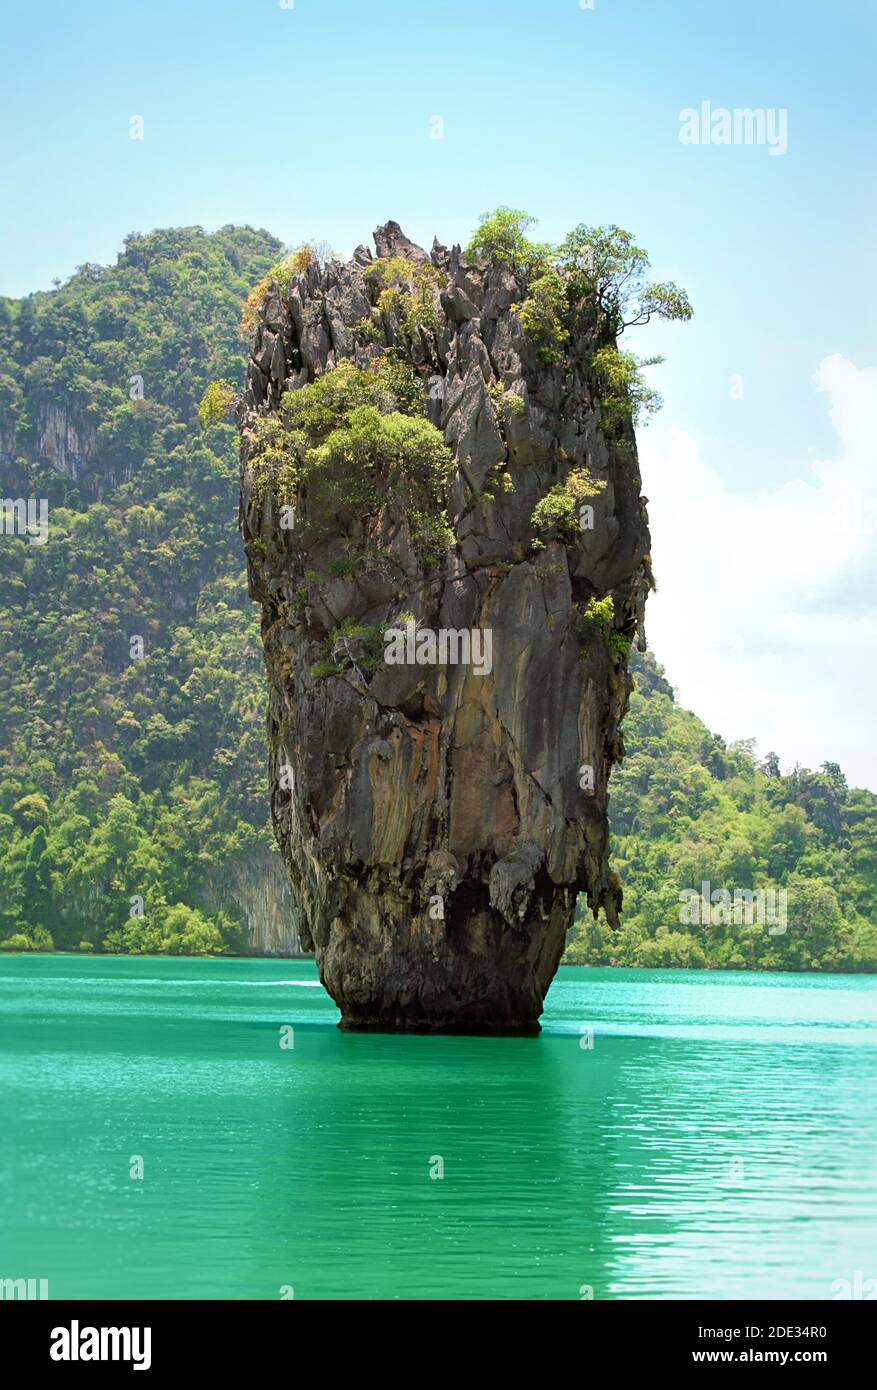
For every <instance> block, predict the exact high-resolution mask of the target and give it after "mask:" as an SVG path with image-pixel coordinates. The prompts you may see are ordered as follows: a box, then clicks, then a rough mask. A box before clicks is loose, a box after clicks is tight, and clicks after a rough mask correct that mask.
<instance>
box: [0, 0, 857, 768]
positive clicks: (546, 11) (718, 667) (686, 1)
mask: <svg viewBox="0 0 877 1390" xmlns="http://www.w3.org/2000/svg"><path fill="white" fill-rule="evenodd" d="M4 30H5V37H6V40H7V42H6V55H7V56H6V63H5V65H4V67H5V71H4V84H3V90H2V92H0V106H2V122H0V132H2V154H3V165H4V169H5V175H6V177H5V182H6V187H7V192H8V193H11V197H10V199H9V205H8V206H9V209H11V215H10V212H9V211H7V216H6V218H4V221H3V226H2V229H0V241H2V246H3V255H2V258H0V266H2V276H0V292H2V293H5V294H22V293H27V292H29V291H30V290H33V289H38V288H48V287H49V286H50V284H51V280H52V278H53V277H54V276H59V277H61V278H64V277H66V276H67V275H68V274H69V273H70V272H71V271H72V270H73V268H74V267H75V266H76V265H77V264H79V263H81V262H83V261H86V260H88V261H111V260H113V259H114V257H115V255H116V253H117V251H118V250H119V249H120V246H121V242H122V238H123V237H124V236H125V234H126V233H128V232H130V231H134V230H136V231H147V230H149V229H151V228H153V227H156V226H168V225H177V224H181V223H198V224H200V225H202V226H204V227H206V228H207V229H213V228H215V227H218V226H221V225H222V224H224V223H228V222H235V223H243V222H248V223H251V224H252V225H255V226H262V227H265V228H267V229H268V230H270V231H271V232H273V233H274V234H275V235H277V236H279V237H280V238H282V239H283V240H285V241H287V242H288V243H290V244H296V243H297V242H299V241H301V240H303V239H304V238H307V237H317V238H320V239H325V240H327V241H329V242H330V243H331V244H332V245H333V246H336V247H337V248H339V249H341V250H345V251H349V250H351V249H352V248H353V247H354V246H355V245H356V244H357V242H360V241H367V240H368V238H369V236H370V233H371V231H372V229H373V228H374V226H375V225H376V224H377V223H378V222H380V221H385V220H386V219H387V218H389V217H394V218H396V219H397V220H398V221H400V222H401V223H402V225H403V227H404V228H405V230H406V231H407V232H408V234H409V235H410V236H412V237H413V238H414V239H415V240H418V241H421V242H424V243H426V244H427V245H428V244H429V243H430V241H431V239H432V236H433V234H434V233H435V234H437V235H438V236H439V238H440V239H441V240H442V241H445V242H448V243H450V242H451V241H453V240H465V239H466V238H467V236H468V234H469V232H470V230H471V228H472V226H473V225H474V223H475V222H476V220H477V218H478V216H479V214H480V213H482V212H483V211H485V210H486V209H488V208H491V207H493V206H495V205H497V204H498V203H509V204H512V205H514V206H520V207H523V208H526V209H527V210H528V211H530V212H531V213H533V215H535V216H538V217H539V219H540V224H539V228H538V232H539V234H540V235H541V236H542V237H544V238H545V239H559V238H560V237H562V236H563V234H564V233H565V232H566V231H567V230H568V229H569V228H570V227H572V226H574V225H575V224H577V223H578V222H582V221H584V222H589V223H605V222H617V223H619V224H620V225H622V226H625V227H628V228H629V229H630V230H632V231H633V232H635V233H636V235H637V237H638V239H639V240H640V242H641V243H642V244H644V245H645V246H646V247H647V248H648V249H649V251H650V253H651V257H652V265H653V272H654V274H655V276H656V278H660V279H667V278H672V279H676V280H678V281H679V282H680V283H681V284H683V285H685V286H686V288H687V289H688V291H689V293H690V296H691V299H692V302H693V304H694V306H695V318H694V320H693V321H692V322H691V323H690V324H688V325H684V326H676V325H673V326H657V327H651V328H648V329H643V330H639V331H638V334H637V336H636V339H635V341H633V342H632V345H633V346H634V347H636V348H637V350H639V351H641V352H644V353H645V352H648V353H652V352H663V353H664V354H665V355H666V356H667V359H668V360H667V362H666V364H665V365H664V366H663V367H661V368H658V369H655V371H654V373H653V377H652V379H653V382H654V384H655V385H657V386H658V387H659V388H660V389H661V391H662V392H663V394H664V397H665V402H666V404H665V409H664V411H663V413H662V415H661V417H660V418H659V420H658V421H657V422H655V423H654V424H652V425H651V426H650V427H649V428H648V430H647V431H645V432H644V434H643V438H642V441H641V446H642V450H643V470H644V477H645V481H646V491H647V492H648V494H649V496H650V497H651V498H652V499H653V503H654V506H655V507H656V508H657V513H658V514H660V516H661V531H660V533H659V532H658V531H657V528H656V527H653V529H655V531H656V534H655V561H656V570H657V572H658V578H659V583H661V579H662V573H663V575H664V579H665V582H664V583H661V589H660V591H659V594H658V596H657V598H656V599H655V600H654V602H653V606H652V613H653V621H652V632H651V637H652V640H653V642H654V645H655V648H656V651H657V654H658V655H659V657H660V658H661V659H663V660H664V662H665V664H666V665H667V666H668V674H669V675H670V678H671V679H672V680H673V681H674V683H676V684H677V685H678V686H679V688H680V695H681V697H682V699H683V701H684V703H686V704H689V705H691V706H692V707H693V708H695V709H696V710H697V712H698V713H700V714H701V715H702V716H703V717H704V718H706V719H707V720H708V722H710V723H711V724H712V725H713V726H714V727H716V728H717V729H718V730H719V731H720V732H722V733H723V734H725V735H726V736H727V737H741V736H745V735H747V734H752V735H755V736H757V737H758V739H759V744H760V746H761V747H762V749H764V748H765V747H766V746H768V744H769V743H770V742H771V741H772V743H773V746H775V747H776V748H777V751H778V752H779V753H780V755H781V759H782V761H783V762H784V764H786V765H788V764H789V763H791V762H792V761H794V760H795V759H796V758H800V759H801V760H803V761H808V762H810V763H811V764H812V763H818V762H820V761H822V760H823V759H825V758H832V757H833V758H837V759H838V760H840V761H842V762H844V763H845V764H846V765H847V767H848V768H849V769H850V772H851V774H852V775H854V776H855V777H856V779H857V780H859V781H866V782H867V783H868V784H869V785H872V786H875V788H877V756H875V755H874V754H873V752H869V751H868V750H869V748H870V746H871V744H872V742H873V740H871V738H870V730H869V729H868V727H867V721H866V719H865V706H866V705H867V703H868V699H867V695H868V693H869V692H867V691H863V692H862V694H861V696H858V697H857V696H856V695H855V693H854V692H853V691H851V690H850V688H849V680H850V678H851V667H852V670H853V672H854V673H855V675H856V678H857V679H858V678H859V674H868V673H870V678H871V680H872V684H873V677H874V675H875V674H877V672H874V670H873V663H874V658H873V655H871V656H868V654H867V653H863V652H862V651H861V650H860V648H861V647H865V646H867V643H868V641H869V640H870V639H871V638H873V636H874V633H875V628H877V618H875V610H874V605H873V601H871V600H870V599H869V597H868V595H869V592H870V590H873V587H874V586H873V560H874V546H873V544H872V542H873V534H872V532H871V531H870V530H868V529H867V528H866V535H865V540H864V541H863V540H862V536H861V535H860V534H859V532H860V531H861V530H862V526H861V524H860V523H861V517H862V515H866V516H869V515H870V511H869V509H870V508H871V507H873V503H874V492H873V489H874V466H873V465H874V452H873V445H871V444H870V442H869V441H870V439H872V438H873V437H874V433H875V431H874V426H875V425H877V420H875V415H877V411H875V410H873V405H874V389H875V382H874V375H873V372H874V369H877V344H875V336H877V313H875V308H877V305H875V285H877V281H875V269H874V256H873V251H872V248H873V246H874V240H875V238H874V232H875V226H874V223H875V181H874V166H875V160H874V146H875V140H874V137H875V118H874V113H873V98H872V95H871V93H872V91H873V71H872V70H873V55H874V51H875V39H877V5H875V3H874V0H836V2H835V3H833V4H832V5H831V6H821V5H817V4H815V3H814V2H813V0H811V2H810V3H809V4H802V3H801V2H800V0H770V3H765V0H737V3H735V4H733V5H717V4H704V3H703V0H700V2H699V3H690V0H663V3H657V2H656V0H594V6H593V9H582V8H580V5H579V0H539V2H538V3H537V2H536V0H533V2H532V3H524V0H504V2H502V0H481V2H480V3H479V0H465V3H463V0H438V2H437V3H434V4H431V5H428V4H419V5H415V4H412V3H409V4H402V3H399V0H370V3H364V2H361V3H354V0H294V5H293V6H292V7H291V8H284V7H283V6H282V5H281V4H280V3H278V0H185V2H184V0H151V2H150V3H149V4H145V3H132V2H131V0H113V3H108V2H106V0H89V3H84V4H83V3H78V4H69V3H58V0H49V3H44V4H42V5H41V6H39V7H36V8H34V7H28V8H26V7H24V6H19V7H17V8H16V10H15V11H12V12H8V14H7V17H6V19H5V21H4ZM702 101H709V102H710V103H711V104H712V106H713V107H714V108H715V107H727V108H729V109H732V110H733V109H734V108H764V109H773V110H780V109H782V110H784V111H785V112H786V113H787V120H788V150H787V152H786V153H785V154H783V155H780V156H773V155H771V154H770V153H769V151H768V149H767V148H766V147H764V146H756V145H748V146H723V147H722V146H715V145H712V146H709V147H706V146H702V145H701V146H691V145H683V144H681V143H680V140H679V130H680V120H679V114H680V112H681V111H682V110H683V109H685V108H688V107H698V106H699V104H700V103H701V102H702ZM133 116H141V117H142V119H143V122H144V138H143V139H142V140H139V141H138V140H132V139H130V138H129V123H130V120H131V118H132V117H133ZM436 116H438V117H441V118H442V120H443V123H444V137H443V138H442V139H433V138H431V137H430V122H431V120H432V118H434V117H436ZM839 361H841V362H843V363H846V364H847V367H846V368H841V367H839V366H838V362H839ZM826 362H829V363H830V364H831V363H833V364H834V365H833V366H831V365H830V366H828V367H826V366H825V365H824V364H825V363H826ZM821 364H822V365H821ZM845 372H846V373H847V375H844V373H845ZM849 373H852V375H849ZM732 377H735V378H741V379H742V399H740V398H735V395H734V394H733V393H732V389H731V385H730V383H731V378H732ZM735 390H736V395H737V397H739V396H740V385H739V384H738V386H737V387H736V388H735ZM869 411H870V414H869ZM851 431H856V433H855V438H854V439H852V438H851ZM695 459H696V460H697V462H696V463H695V462H694V460H695ZM820 461H822V462H823V463H825V462H826V461H828V462H830V463H834V464H835V465H837V467H836V468H835V472H834V473H833V474H832V475H831V478H830V479H829V480H828V482H826V479H825V477H824V476H823V475H822V474H819V473H817V474H814V472H813V467H814V464H816V465H818V464H819V463H820ZM838 469H839V471H838ZM692 470H693V471H692ZM682 476H684V477H685V479H686V490H685V492H684V494H680V478H681V477H682ZM851 479H853V481H851ZM716 480H718V484H719V486H718V488H717V487H716V486H715V482H716ZM826 487H828V489H829V490H828V491H826V490H825V489H826ZM699 488H700V489H702V493H703V495H701V492H699V491H698V489H699ZM857 488H858V489H859V490H858V491H856V489H857ZM789 489H791V493H790V492H789ZM802 489H803V492H802ZM807 489H809V492H808V491H807ZM838 489H840V492H839V491H838ZM844 490H845V491H844ZM790 496H792V497H793V498H794V499H795V500H794V505H793V506H791V507H786V506H785V502H786V501H787V500H788V498H789V497H790ZM844 499H846V503H844ZM847 503H848V505H846V504H847ZM844 505H846V510H847V511H848V512H850V513H852V514H853V515H854V516H855V517H857V518H859V524H858V526H857V528H856V529H855V534H854V536H853V538H852V540H851V539H850V538H849V537H848V536H847V535H846V534H845V533H844V531H843V527H842V524H841V523H838V522H837V513H838V509H840V511H843V510H844ZM796 508H798V510H796ZM800 508H803V511H801V510H800ZM832 508H834V510H833V511H832ZM826 509H828V510H829V511H832V516H834V518H835V519H834V521H833V522H832V524H831V525H830V526H825V527H824V528H823V531H824V534H823V532H822V531H820V525H819V516H820V514H821V513H823V512H825V511H826ZM655 516H656V513H655V511H654V508H653V523H654V522H655ZM792 516H794V523H793V522H792ZM872 522H873V517H872ZM839 526H840V529H838V527H839ZM874 529H877V527H874ZM803 532H806V534H807V544H808V546H809V547H810V548H811V551H812V554H811V555H810V556H809V558H810V559H812V569H811V567H809V566H808V565H807V564H806V563H805V561H807V559H808V554H807V553H805V552H804V550H803V549H802V546H803V540H802V533H803ZM692 533H694V534H692ZM869 536H870V537H871V540H870V541H869V540H868V537H869ZM765 550H770V552H771V554H770V556H769V557H768V556H766V555H765ZM844 555H846V560H847V568H846V569H844V568H843V567H842V566H841V567H840V568H838V561H839V560H840V559H842V558H843V557H844ZM686 556H688V558H689V560H690V564H687V563H686ZM850 566H852V572H850ZM790 567H791V569H790ZM788 572H791V573H792V574H794V575H795V576H796V577H795V581H794V583H792V584H791V586H790V591H788V592H787V590H788V589H789V586H788V585H786V586H785V587H784V576H787V573H788ZM759 574H762V576H763V577H762V578H761V579H759ZM811 578H812V579H814V583H812V584H811V583H810V582H809V581H810V579H811ZM778 584H779V585H780V587H781V588H782V590H783V593H784V595H785V597H784V598H783V599H782V603H783V605H784V606H783V607H782V608H781V609H779V608H778V607H777V602H778V597H777V585H778ZM741 605H742V606H741ZM747 605H750V606H751V609H752V610H754V611H749V610H747V607H746V606H747ZM851 605H852V606H851ZM710 613H714V614H716V615H718V619H719V620H720V621H724V622H725V623H727V621H728V620H729V618H728V615H730V617H731V618H732V619H733V618H736V619H739V621H738V624H737V626H738V627H739V635H738V637H737V638H735V639H734V640H735V642H736V645H734V646H733V648H732V650H731V651H730V655H729V650H728V646H727V643H725V644H724V646H723V645H722V640H721V634H720V640H719V641H715V640H710V641H707V640H706V639H707V633H706V627H707V625H708V620H709V614H710ZM851 613H853V614H856V615H858V618H859V619H860V620H861V621H860V622H858V624H857V625H856V626H854V627H853V628H852V629H851V630H847V628H846V626H845V624H846V623H847V620H848V619H849V618H850V616H851ZM759 625H760V626H759ZM841 631H843V633H844V635H845V641H844V642H843V643H841V642H840V637H839V634H840V632H841ZM817 634H818V639H819V640H818V643H817V640H816V639H817ZM835 639H836V640H835ZM850 639H852V647H853V652H854V655H853V656H852V657H851V656H850V650H849V649H850ZM771 643H773V646H771ZM835 647H836V648H837V649H836V650H835ZM765 648H766V649H767V650H768V654H769V657H770V660H769V661H768V660H766V658H765ZM844 653H846V656H845V655H844ZM842 661H845V663H846V664H845V665H844V666H843V667H841V662H842ZM869 663H870V665H869ZM829 667H830V668H831V670H830V680H831V682H833V684H831V683H829V684H826V683H825V679H823V677H824V675H825V672H826V671H828V669H829ZM817 668H818V669H817ZM823 668H824V669H823ZM820 671H821V672H822V674H820ZM796 685H797V686H798V687H799V688H795V686H796ZM856 699H858V701H859V704H860V705H861V706H862V715H861V718H859V717H858V716H857V715H855V713H854V714H853V715H852V723H850V718H849V717H848V715H847V711H848V708H849V704H850V701H851V700H852V701H853V702H854V703H855V701H856ZM790 701H794V702H795V708H794V711H793V712H792V714H791V716H790V713H789V703H790ZM841 705H843V707H844V710H845V715H844V720H843V721H839V720H838V718H837V715H838V709H839V707H840V706H841Z"/></svg>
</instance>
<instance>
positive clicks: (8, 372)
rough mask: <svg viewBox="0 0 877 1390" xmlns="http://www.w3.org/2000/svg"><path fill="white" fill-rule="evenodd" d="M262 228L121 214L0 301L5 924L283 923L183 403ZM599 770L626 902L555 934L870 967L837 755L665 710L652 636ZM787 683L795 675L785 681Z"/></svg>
mask: <svg viewBox="0 0 877 1390" xmlns="http://www.w3.org/2000/svg"><path fill="white" fill-rule="evenodd" d="M281 251H282V247H281V245H280V243H279V242H277V241H276V240H274V239H273V238H271V237H270V236H268V234H267V233H265V232H256V231H253V230H251V229H248V228H243V229H241V228H229V227H227V228H223V229H222V230H221V231H219V232H217V233H215V234H212V235H205V234H204V233H203V232H202V231H201V230H200V229H199V228H184V229H176V230H172V231H161V232H155V233H152V234H151V235H149V236H132V237H129V238H128V240H127V241H126V244H125V250H124V251H123V252H122V254H121V255H120V257H119V260H118V264H117V265H116V266H113V267H101V266H95V265H86V266H82V267H80V268H79V270H78V271H77V273H76V274H75V275H74V276H73V277H72V278H71V279H70V281H69V282H68V283H67V284H65V285H63V286H60V287H59V288H57V289H56V290H55V291H52V292H49V293H41V294H35V295H32V296H30V297H29V298H27V299H24V300H20V301H10V300H5V301H4V300H0V336H2V350H0V492H2V496H3V497H6V498H17V497H23V498H46V499H48V502H49V509H50V512H49V515H50V534H49V539H48V543H47V544H45V545H41V544H36V543H32V542H31V541H30V540H28V539H27V538H26V537H24V536H21V535H16V534H8V533H7V534H2V535H0V653H2V663H0V739H2V747H3V765H2V774H0V948H5V949H50V948H51V946H52V945H53V944H54V945H55V946H56V947H59V948H63V949H86V950H88V949H106V950H116V951H178V952H205V951H206V952H213V951H220V950H241V949H247V948H249V949H289V947H290V944H291V943H294V939H295V928H294V907H293V904H292V903H291V901H290V899H289V895H288V893H287V891H286V889H285V886H284V883H285V881H284V879H283V876H282V874H281V873H280V871H279V864H278V859H279V856H278V855H277V854H276V852H275V851H274V849H273V847H272V843H271V838H270V834H269V831H268V829H267V824H266V822H267V797H266V790H265V787H266V783H265V753H264V743H263V740H264V717H263V709H264V676H263V674H262V669H261V654H260V649H259V642H258V633H257V625H256V617H255V613H254V611H253V610H252V607H251V604H250V602H249V600H248V598H247V595H246V590H245V585H244V578H243V564H242V552H241V546H240V540H239V538H238V536H237V535H236V532H235V506H236V493H237V440H236V431H235V430H234V429H233V427H232V426H230V425H225V424H214V425H212V426H211V427H210V428H209V429H207V430H205V429H204V428H202V426H201V424H200V422H199V420H198V416H197V406H198V403H199V401H200V399H201V397H202V395H203V392H204V390H205V388H206V386H207V385H208V383H209V382H210V381H212V380H215V379H225V380H227V381H230V382H233V383H235V384H237V383H239V382H240V381H241V378H242V367H243V345H242V342H241V338H240V331H239V321H240V315H241V306H242V303H243V301H244V300H245V299H246V296H247V293H248V291H249V290H250V289H251V288H252V286H253V284H254V283H255V282H257V281H258V280H259V279H260V278H261V277H262V276H263V275H264V274H265V273H266V271H267V270H268V269H269V268H270V267H271V266H272V265H273V264H274V263H275V262H276V261H277V260H278V257H279V256H280V254H281ZM634 669H635V671H636V673H637V685H638V689H637V691H636V692H635V693H634V695H633V697H632V700H631V708H630V713H629V715H628V717H627V720H626V722H625V725H624V731H625V742H626V746H627V757H626V759H625V761H624V763H623V764H622V765H621V766H620V767H618V768H616V770H615V772H614V773H613V776H612V783H611V788H612V796H611V815H612V826H613V832H614V863H615V868H616V870H617V872H618V873H619V875H620V877H621V879H622V882H623V885H624V915H623V919H622V921H623V926H622V929H621V931H620V932H619V933H612V932H610V931H609V929H608V928H607V927H606V925H605V924H604V923H602V922H599V923H595V922H593V921H592V920H591V919H590V917H588V918H587V919H584V918H583V919H580V921H579V923H578V925H577V927H576V929H575V932H574V940H573V942H572V945H571V947H570V949H569V952H568V955H567V959H568V960H570V961H578V962H590V963H608V962H613V963H614V962H618V963H623V964H643V965H702V964H708V965H717V966H733V967H744V966H757V967H762V968H780V969H802V968H803V969H808V968H826V969H874V968H877V926H875V923H877V827H875V816H874V810H875V797H874V796H872V795H871V794H870V793H868V792H863V791H850V790H848V788H847V787H846V784H845V781H844V778H843V774H842V773H841V771H840V769H838V768H837V767H836V766H834V765H833V764H825V765H824V767H823V768H822V770H821V771H819V772H815V773H814V772H809V771H806V770H803V769H799V770H797V771H796V772H794V773H793V774H792V775H790V776H785V777H784V776H781V775H780V774H779V768H778V766H777V764H776V762H775V760H773V759H771V758H769V757H768V758H766V759H765V760H764V761H763V762H762V763H760V764H759V763H758V761H757V760H756V758H755V756H754V753H753V750H752V749H751V748H749V747H746V746H739V745H738V746H734V747H730V748H729V747H727V746H726V745H725V744H724V743H723V742H722V740H721V739H720V738H718V737H716V736H714V735H712V734H710V733H709V732H708V731H707V729H706V728H705V727H704V726H703V725H702V724H701V723H700V721H699V720H698V719H696V718H695V717H694V716H693V715H691V714H689V713H687V712H686V711H684V710H681V709H680V708H679V707H678V706H677V705H676V703H675V702H674V700H673V696H672V690H671V689H670V686H669V685H668V683H667V681H666V679H665V678H664V676H663V674H662V672H661V670H660V668H659V667H657V666H656V664H655V662H654V661H653V659H652V658H651V657H650V656H648V655H647V656H646V657H645V658H639V659H637V660H636V661H635V663H634ZM790 698H794V692H790ZM703 880H709V881H710V882H711V883H712V885H713V886H715V887H727V888H729V889H731V890H733V889H734V888H737V887H739V888H759V887H760V888H769V887H771V886H773V887H776V888H785V889H786V891H787V893H788V928H787V930H786V931H785V932H784V933H783V934H782V935H776V934H770V933H769V931H768V930H767V928H766V927H765V926H764V925H758V924H753V925H752V926H749V927H747V926H745V925H743V926H740V925H733V924H731V925H718V926H715V925H712V924H709V925H708V926H700V925H689V926H683V925H681V924H680V922H679V910H680V904H679V893H680V890H682V889H685V888H696V889H698V890H699V889H700V885H701V882H702V881H703Z"/></svg>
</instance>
